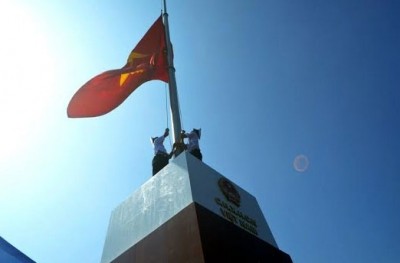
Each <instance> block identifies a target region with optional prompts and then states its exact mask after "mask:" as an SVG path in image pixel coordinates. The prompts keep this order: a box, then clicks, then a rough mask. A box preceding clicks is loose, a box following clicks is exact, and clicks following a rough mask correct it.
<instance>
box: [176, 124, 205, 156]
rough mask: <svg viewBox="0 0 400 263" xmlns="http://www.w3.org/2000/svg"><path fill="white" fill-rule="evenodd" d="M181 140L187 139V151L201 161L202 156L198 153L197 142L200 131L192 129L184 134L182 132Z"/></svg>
mask: <svg viewBox="0 0 400 263" xmlns="http://www.w3.org/2000/svg"><path fill="white" fill-rule="evenodd" d="M181 136H182V138H187V139H188V143H187V144H186V148H187V150H188V151H189V152H190V153H191V154H192V155H193V156H195V157H196V158H197V159H199V160H200V161H202V160H203V155H202V154H201V151H200V146H199V140H200V137H201V129H193V130H192V131H191V132H189V133H186V132H185V131H184V130H183V131H182V133H181Z"/></svg>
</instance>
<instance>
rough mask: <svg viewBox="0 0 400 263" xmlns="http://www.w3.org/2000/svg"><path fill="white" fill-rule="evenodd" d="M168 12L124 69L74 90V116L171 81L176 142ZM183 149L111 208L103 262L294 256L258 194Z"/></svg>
mask: <svg viewBox="0 0 400 263" xmlns="http://www.w3.org/2000/svg"><path fill="white" fill-rule="evenodd" d="M166 10H167V8H166V3H165V0H164V12H163V14H162V16H160V17H159V18H158V19H157V20H156V22H154V24H153V25H152V26H151V27H150V29H149V30H148V31H147V33H146V34H145V35H144V37H143V38H142V39H141V40H140V41H139V43H138V44H137V45H136V47H135V48H134V49H133V50H132V52H131V53H130V54H129V57H128V60H127V63H126V64H125V65H124V66H123V67H122V68H120V69H114V70H109V71H106V72H103V73H101V74H99V75H97V76H95V77H94V78H92V79H91V80H89V81H88V82H87V83H86V84H84V85H83V86H82V87H81V88H80V89H79V90H78V91H77V92H76V93H75V95H74V96H73V97H72V99H71V101H70V103H69V105H68V109H67V114H68V116H69V117H70V118H83V117H96V116H100V115H103V114H106V113H108V112H110V111H112V110H113V109H115V108H116V107H118V106H119V105H120V104H121V103H122V102H123V101H124V100H125V99H126V98H127V97H128V96H129V95H130V94H131V93H132V92H133V91H134V90H135V89H136V88H138V87H139V86H140V85H142V84H143V83H145V82H146V81H150V80H161V81H164V82H167V83H168V85H169V97H170V111H171V119H172V120H171V125H172V133H173V134H172V135H173V136H172V137H173V143H181V137H180V136H181V132H182V129H181V121H180V110H179V103H178V96H177V87H176V79H175V68H174V64H173V52H172V45H171V41H170V35H169V27H168V14H167V11H166ZM179 149H180V150H179V151H177V152H175V154H174V156H175V158H174V159H173V160H171V161H170V163H169V164H168V165H167V166H166V167H164V168H163V169H162V170H161V171H159V172H158V173H157V174H156V175H155V176H153V177H152V178H150V179H149V180H148V181H147V182H146V183H145V184H143V185H142V186H141V187H140V188H139V189H138V190H137V191H135V192H134V193H133V194H132V195H131V196H130V197H129V198H128V199H126V200H125V201H124V202H122V203H121V204H120V205H119V206H118V207H116V208H115V209H114V211H113V212H112V214H111V218H110V222H109V227H108V231H107V236H106V240H105V244H104V249H103V254H102V258H101V263H111V262H112V263H128V262H129V263H132V262H135V263H136V262H137V263H141V262H146V263H149V262H157V263H158V262H173V263H180V262H182V263H183V262H185V263H187V262H246V263H248V262H272V263H288V262H292V260H291V258H290V256H289V255H288V254H286V253H284V252H283V251H281V250H280V249H279V248H278V245H277V244H276V242H275V239H274V237H273V235H272V233H271V230H270V228H269V226H268V224H267V222H266V220H265V218H264V216H263V213H262V212H261V210H260V207H259V205H258V203H257V200H256V198H255V197H253V196H252V195H251V194H249V193H248V192H247V191H245V190H244V189H242V188H241V187H240V186H238V185H236V184H235V183H234V182H232V181H230V180H229V179H228V177H229V176H227V177H224V176H223V175H221V174H219V173H218V172H217V171H215V170H214V169H212V168H211V167H209V166H208V165H207V164H205V163H203V162H201V161H200V160H198V159H196V158H195V157H193V156H192V155H191V154H189V153H187V152H186V151H183V150H182V149H181V148H179Z"/></svg>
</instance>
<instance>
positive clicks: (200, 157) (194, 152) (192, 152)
mask: <svg viewBox="0 0 400 263" xmlns="http://www.w3.org/2000/svg"><path fill="white" fill-rule="evenodd" d="M190 153H191V154H192V155H193V156H194V157H196V158H197V159H199V160H200V161H202V160H203V155H202V154H201V152H200V149H194V150H191V151H190Z"/></svg>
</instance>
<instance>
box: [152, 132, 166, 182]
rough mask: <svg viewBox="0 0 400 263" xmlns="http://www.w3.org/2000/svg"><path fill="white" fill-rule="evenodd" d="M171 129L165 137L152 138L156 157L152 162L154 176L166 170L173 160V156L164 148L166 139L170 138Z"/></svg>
mask: <svg viewBox="0 0 400 263" xmlns="http://www.w3.org/2000/svg"><path fill="white" fill-rule="evenodd" d="M168 135H169V129H168V128H166V129H165V132H164V134H163V135H161V136H160V137H152V138H151V142H152V143H153V148H154V157H153V161H152V166H153V176H154V175H155V174H156V173H158V172H159V171H160V170H161V169H162V168H164V167H165V166H166V165H167V164H168V162H169V159H170V158H171V154H168V153H167V150H166V149H165V147H164V139H165V138H166V137H168Z"/></svg>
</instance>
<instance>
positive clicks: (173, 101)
mask: <svg viewBox="0 0 400 263" xmlns="http://www.w3.org/2000/svg"><path fill="white" fill-rule="evenodd" d="M163 18H164V26H165V39H166V42H167V43H166V44H167V55H168V74H169V83H168V84H169V98H170V107H171V119H172V120H171V124H172V132H173V133H172V135H173V136H172V138H173V142H174V143H175V142H180V134H181V130H182V127H181V119H180V114H179V112H180V111H179V103H178V92H177V87H176V79H175V67H174V61H173V55H172V45H171V41H170V36H169V26H168V13H167V4H166V0H164V13H163ZM177 154H179V153H177Z"/></svg>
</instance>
